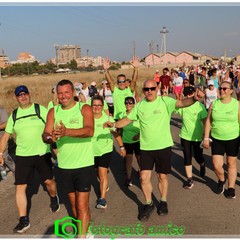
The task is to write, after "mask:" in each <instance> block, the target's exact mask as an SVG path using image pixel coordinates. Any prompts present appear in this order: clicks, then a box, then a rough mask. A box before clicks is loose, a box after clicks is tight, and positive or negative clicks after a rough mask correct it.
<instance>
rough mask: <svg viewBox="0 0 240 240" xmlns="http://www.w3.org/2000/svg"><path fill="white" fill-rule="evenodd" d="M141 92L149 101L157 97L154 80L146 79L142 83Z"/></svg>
mask: <svg viewBox="0 0 240 240" xmlns="http://www.w3.org/2000/svg"><path fill="white" fill-rule="evenodd" d="M143 94H144V95H145V97H146V99H147V100H148V101H149V102H152V101H154V100H155V99H156V98H157V83H156V82H155V81H154V80H146V81H145V82H144V84H143Z"/></svg>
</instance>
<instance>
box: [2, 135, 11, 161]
mask: <svg viewBox="0 0 240 240" xmlns="http://www.w3.org/2000/svg"><path fill="white" fill-rule="evenodd" d="M9 137H10V134H9V133H7V132H4V133H3V135H2V137H1V139H0V165H3V164H4V159H3V152H4V151H5V149H6V147H7V143H8V140H9Z"/></svg>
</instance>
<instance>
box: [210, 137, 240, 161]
mask: <svg viewBox="0 0 240 240" xmlns="http://www.w3.org/2000/svg"><path fill="white" fill-rule="evenodd" d="M211 146H212V155H222V156H223V155H224V154H225V153H226V155H227V156H231V157H236V156H237V155H238V150H239V137H237V138H235V139H232V140H218V139H216V138H213V137H212V144H211Z"/></svg>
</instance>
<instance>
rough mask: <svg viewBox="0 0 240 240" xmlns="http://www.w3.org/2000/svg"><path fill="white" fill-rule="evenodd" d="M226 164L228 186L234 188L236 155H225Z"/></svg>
mask: <svg viewBox="0 0 240 240" xmlns="http://www.w3.org/2000/svg"><path fill="white" fill-rule="evenodd" d="M227 166H228V173H227V174H228V188H235V183H236V179H237V157H231V156H228V157H227Z"/></svg>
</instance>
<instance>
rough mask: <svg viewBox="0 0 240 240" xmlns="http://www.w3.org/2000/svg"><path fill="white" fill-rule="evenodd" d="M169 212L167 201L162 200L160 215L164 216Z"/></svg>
mask: <svg viewBox="0 0 240 240" xmlns="http://www.w3.org/2000/svg"><path fill="white" fill-rule="evenodd" d="M167 214H168V207H167V202H165V201H160V204H159V210H158V215H161V216H164V215H167Z"/></svg>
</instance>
